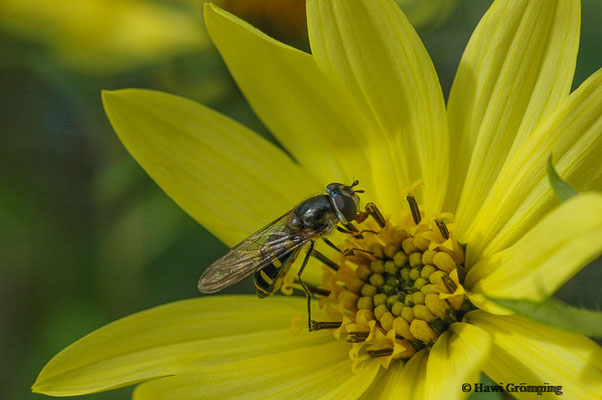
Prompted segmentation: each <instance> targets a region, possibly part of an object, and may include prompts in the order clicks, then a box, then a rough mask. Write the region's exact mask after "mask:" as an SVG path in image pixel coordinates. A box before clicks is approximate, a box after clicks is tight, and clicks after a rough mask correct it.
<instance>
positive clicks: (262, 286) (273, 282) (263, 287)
mask: <svg viewBox="0 0 602 400" xmlns="http://www.w3.org/2000/svg"><path fill="white" fill-rule="evenodd" d="M300 250H301V248H298V249H296V250H294V251H291V252H290V253H287V254H284V255H282V256H280V257H278V258H276V259H274V260H273V261H272V262H271V263H269V264H267V265H266V266H264V267H262V268H260V269H258V270H257V272H255V288H256V289H257V296H258V297H260V298H264V297H268V296H270V295H271V294H272V293H274V292H275V291H276V290H278V289H279V288H280V286H281V285H282V279H284V277H285V276H286V274H287V273H288V270H289V269H290V268H291V265H293V263H294V262H295V259H296V258H297V255H299V251H300Z"/></svg>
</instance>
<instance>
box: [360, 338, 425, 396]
mask: <svg viewBox="0 0 602 400" xmlns="http://www.w3.org/2000/svg"><path fill="white" fill-rule="evenodd" d="M428 354H429V353H428V352H427V351H426V350H421V351H419V352H418V353H416V354H414V356H413V357H412V358H411V359H409V360H408V362H406V363H405V364H404V363H403V362H401V360H397V361H396V362H393V363H392V364H391V366H390V367H389V368H388V369H386V370H384V371H382V372H381V374H380V375H379V377H378V381H376V382H375V383H374V384H373V385H372V387H371V388H370V390H368V391H367V392H365V393H364V395H363V396H362V397H361V400H372V399H379V400H384V399H390V400H413V399H425V398H426V397H424V389H425V380H426V362H427V359H428Z"/></svg>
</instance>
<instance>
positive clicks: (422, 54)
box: [307, 0, 449, 212]
mask: <svg viewBox="0 0 602 400" xmlns="http://www.w3.org/2000/svg"><path fill="white" fill-rule="evenodd" d="M307 17H308V29H309V37H310V44H311V49H312V54H313V55H314V57H315V58H316V61H317V63H318V64H319V65H320V67H321V68H322V69H324V71H326V72H327V73H328V74H331V75H332V76H333V77H334V78H335V79H336V80H337V81H338V82H340V84H341V85H342V86H343V87H345V89H346V90H347V91H348V93H349V95H350V96H352V97H353V98H354V99H355V100H356V101H358V103H359V104H360V106H361V107H362V109H363V110H365V112H366V114H367V115H369V116H370V118H371V121H373V122H372V123H373V125H374V126H373V129H374V135H373V136H374V138H373V140H372V142H371V143H370V146H371V148H372V152H373V157H375V159H377V160H378V162H377V163H375V164H377V165H375V166H376V167H378V168H381V169H380V170H375V174H376V175H375V177H374V179H375V183H377V184H378V186H379V190H382V191H384V190H386V191H387V192H386V194H385V195H383V197H386V198H388V199H389V200H388V202H387V203H385V205H383V207H385V209H387V210H388V212H395V211H397V209H398V208H399V207H400V202H399V200H398V199H399V195H400V191H401V190H402V188H404V187H407V186H409V185H410V184H412V183H413V182H414V181H416V180H418V179H422V180H423V181H424V183H425V187H424V190H425V193H424V203H425V205H426V207H427V208H428V209H429V210H435V211H436V210H439V208H440V206H441V203H442V200H443V198H444V192H445V189H444V188H445V186H446V182H447V170H448V157H449V155H448V154H449V143H448V136H447V120H446V116H445V105H444V102H443V95H442V93H441V87H440V85H439V80H438V78H437V74H436V73H435V69H434V67H433V63H432V62H431V59H430V58H429V55H428V54H427V52H426V50H425V48H424V46H423V44H422V42H421V41H420V38H419V37H418V35H417V34H416V32H415V31H414V28H413V27H412V26H411V25H410V23H409V22H408V20H407V18H406V17H405V15H404V14H403V12H402V11H401V10H400V9H399V7H398V6H397V4H395V2H394V1H392V0H356V1H348V0H310V1H308V3H307ZM381 187H382V189H381Z"/></svg>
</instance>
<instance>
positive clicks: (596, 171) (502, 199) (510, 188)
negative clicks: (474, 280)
mask: <svg viewBox="0 0 602 400" xmlns="http://www.w3.org/2000/svg"><path fill="white" fill-rule="evenodd" d="M600 110H602V70H598V72H596V73H595V74H593V75H592V76H591V77H590V78H588V79H587V80H586V81H585V82H584V83H583V84H582V85H581V86H580V87H579V88H578V89H577V90H576V91H575V92H573V93H571V95H570V96H569V97H568V98H567V99H565V101H563V102H562V104H560V105H559V106H558V108H557V109H556V110H555V111H554V112H553V113H552V114H551V115H550V116H549V117H548V118H547V119H546V120H545V121H544V122H542V123H541V124H540V125H539V127H538V128H537V129H536V130H535V132H534V133H533V134H532V135H531V136H530V137H529V139H528V140H527V141H526V142H525V143H524V145H523V146H522V147H521V149H520V150H519V151H518V152H517V153H516V155H515V156H514V157H513V158H512V160H509V162H508V163H507V164H506V166H505V167H504V169H503V170H502V173H501V174H500V176H499V178H498V180H497V182H495V184H494V186H493V188H492V190H491V193H490V195H489V196H488V198H487V200H486V201H485V202H484V203H483V204H482V205H481V211H480V212H479V213H478V214H476V215H473V216H472V218H471V220H472V221H473V222H472V225H471V226H470V227H469V228H468V232H467V234H466V235H465V238H466V240H467V242H468V243H469V245H468V252H467V257H468V261H467V262H468V264H470V263H472V262H473V260H477V259H479V258H480V257H483V256H485V257H486V256H490V255H491V254H493V253H495V252H497V251H499V250H501V249H504V248H506V247H508V246H511V245H512V244H514V243H515V242H516V241H517V240H518V239H520V238H521V237H522V236H523V235H524V234H525V233H526V232H527V231H528V230H529V229H531V227H532V226H533V225H534V224H535V223H536V222H537V221H540V220H541V219H542V218H543V216H544V215H545V214H547V213H548V212H550V211H551V210H552V209H553V208H554V207H555V206H556V205H557V204H558V200H557V199H556V196H555V195H554V193H553V192H552V188H551V185H550V182H549V181H548V177H547V173H546V171H547V170H546V163H547V160H548V157H549V155H550V153H552V155H553V159H554V166H555V167H556V170H557V171H558V173H559V175H560V176H561V177H562V178H563V179H564V180H566V181H567V182H568V183H569V184H571V185H572V186H573V187H575V188H577V190H579V191H582V190H585V189H588V188H593V189H597V190H600V189H602V165H601V164H600V154H602V112H601V111H600Z"/></svg>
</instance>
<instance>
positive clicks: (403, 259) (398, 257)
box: [393, 251, 408, 268]
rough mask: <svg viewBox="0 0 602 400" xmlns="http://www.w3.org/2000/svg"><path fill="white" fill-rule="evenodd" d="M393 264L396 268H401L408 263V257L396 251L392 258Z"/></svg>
mask: <svg viewBox="0 0 602 400" xmlns="http://www.w3.org/2000/svg"><path fill="white" fill-rule="evenodd" d="M393 262H394V263H395V266H396V267H398V268H402V267H403V266H404V265H406V263H407V262H408V255H407V254H406V253H404V252H403V251H398V252H397V253H395V255H394V256H393Z"/></svg>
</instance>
